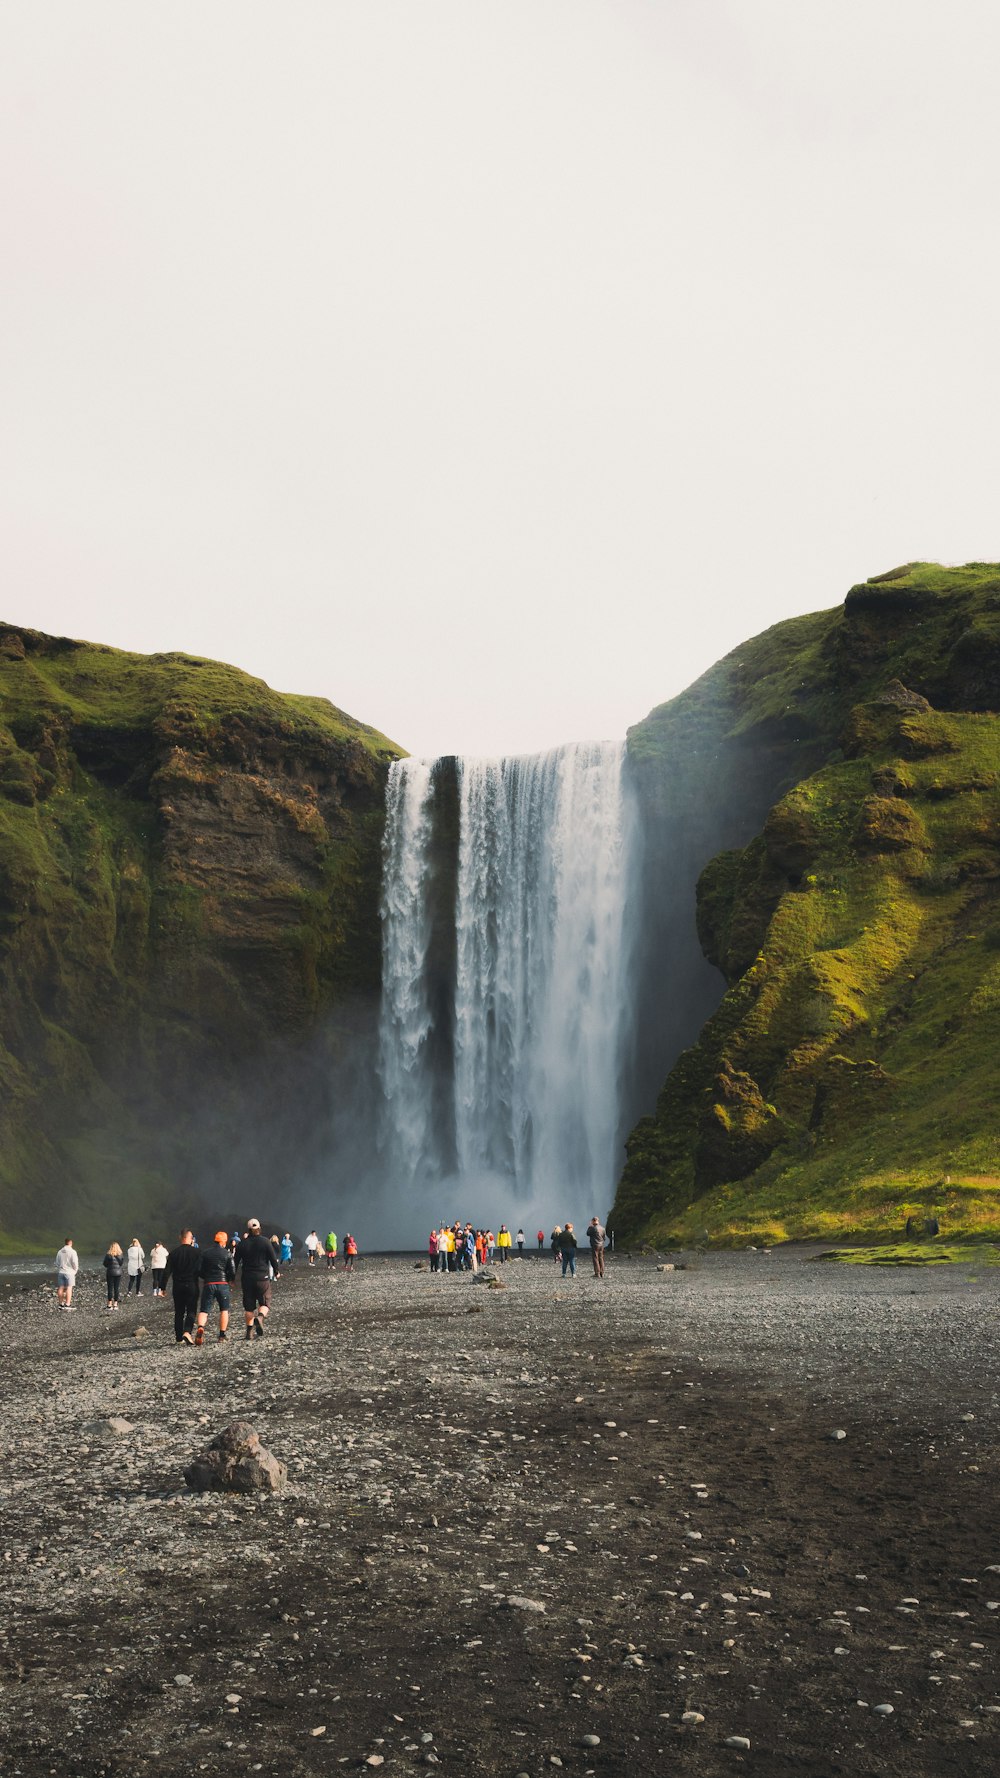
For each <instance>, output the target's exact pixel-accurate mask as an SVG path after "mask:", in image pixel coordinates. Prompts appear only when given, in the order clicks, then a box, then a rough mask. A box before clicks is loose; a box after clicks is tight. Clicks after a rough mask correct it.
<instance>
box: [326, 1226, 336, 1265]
mask: <svg viewBox="0 0 1000 1778" xmlns="http://www.w3.org/2000/svg"><path fill="white" fill-rule="evenodd" d="M323 1247H324V1250H325V1252H326V1269H327V1271H328V1272H335V1271H336V1269H337V1237H336V1234H335V1233H334V1231H333V1229H331V1230H330V1233H329V1234H328V1235H327V1237H326V1240H325V1241H324V1242H323Z"/></svg>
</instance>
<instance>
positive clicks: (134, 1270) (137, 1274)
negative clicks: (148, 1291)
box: [125, 1235, 146, 1296]
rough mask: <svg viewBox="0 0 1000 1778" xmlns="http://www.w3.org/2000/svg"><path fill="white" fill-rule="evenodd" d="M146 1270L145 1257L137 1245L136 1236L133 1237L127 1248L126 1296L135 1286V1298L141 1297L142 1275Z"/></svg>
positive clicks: (130, 1293)
mask: <svg viewBox="0 0 1000 1778" xmlns="http://www.w3.org/2000/svg"><path fill="white" fill-rule="evenodd" d="M145 1269H146V1255H145V1254H144V1252H143V1250H142V1247H141V1246H140V1244H139V1237H138V1235H133V1236H132V1239H131V1241H130V1242H129V1248H128V1289H127V1290H126V1292H125V1295H126V1296H131V1295H132V1286H133V1285H135V1294H136V1296H141V1295H142V1274H143V1272H144V1271H145Z"/></svg>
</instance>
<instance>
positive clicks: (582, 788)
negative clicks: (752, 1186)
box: [379, 742, 636, 1234]
mask: <svg viewBox="0 0 1000 1778" xmlns="http://www.w3.org/2000/svg"><path fill="white" fill-rule="evenodd" d="M635 827H636V823H635V814H634V807H633V797H632V794H631V792H630V789H629V784H628V779H627V773H626V769H625V748H624V745H623V744H622V743H619V742H612V743H585V744H579V745H574V746H567V747H560V748H557V749H555V750H554V751H552V752H549V753H544V754H538V755H533V756H528V757H524V758H514V759H497V760H467V759H459V760H447V759H445V760H438V761H436V762H433V763H431V762H427V761H419V760H403V761H401V762H399V763H398V764H396V765H394V766H393V767H392V770H391V773H390V780H389V787H388V795H387V825H386V835H385V843H384V874H383V899H382V920H383V987H382V1010H381V1019H380V1029H379V1075H380V1081H381V1088H382V1104H381V1130H380V1147H381V1150H382V1159H383V1168H384V1175H385V1179H386V1183H387V1185H388V1186H389V1188H390V1191H391V1197H392V1202H393V1219H394V1221H395V1220H396V1219H397V1218H398V1219H399V1220H400V1222H401V1223H402V1224H403V1225H405V1227H406V1228H407V1229H409V1228H410V1227H411V1226H413V1227H414V1231H415V1234H420V1233H422V1232H423V1231H424V1227H425V1224H427V1222H428V1220H435V1219H437V1218H439V1217H440V1216H442V1215H447V1216H449V1218H450V1217H452V1216H454V1215H456V1214H459V1213H461V1214H462V1215H463V1216H466V1215H468V1216H471V1217H472V1218H473V1219H475V1220H481V1221H486V1220H489V1221H491V1222H492V1223H493V1225H494V1227H495V1226H496V1224H497V1223H498V1222H499V1221H500V1220H505V1221H507V1222H508V1223H510V1224H512V1225H515V1224H516V1223H518V1222H522V1223H524V1225H525V1227H526V1228H527V1227H528V1224H529V1223H534V1222H535V1221H536V1219H537V1220H538V1222H539V1223H540V1224H542V1225H544V1226H545V1227H546V1229H547V1228H548V1227H549V1226H550V1223H551V1221H552V1220H560V1221H561V1220H563V1219H564V1218H565V1217H566V1216H572V1217H573V1218H574V1220H579V1219H580V1218H581V1217H583V1216H584V1214H586V1215H590V1214H591V1213H593V1212H595V1211H596V1212H597V1213H598V1214H600V1215H602V1216H603V1215H604V1214H605V1213H606V1211H607V1208H608V1206H609V1205H610V1202H611V1199H612V1196H613V1194H614V1188H615V1182H616V1177H617V1174H618V1172H619V1170H620V1162H621V1159H622V1147H621V1144H622V1141H623V1138H624V1134H625V1132H626V1130H627V1128H628V1126H629V1124H630V1122H631V1120H632V1116H633V1112H634V1107H633V1106H632V1105H631V1103H628V1104H626V1103H625V1101H626V1098H627V1097H630V1096H629V1095H626V1093H625V1091H624V1090H623V1089H624V1083H625V1081H626V1079H627V1078H628V1077H629V1076H630V1074H631V1067H630V1063H631V1055H630V1051H631V1047H632V1042H633V1024H634V1015H633V1011H632V1008H633V1003H634V993H633V979H632V977H633V968H632V960H633V944H632V929H633V925H634V919H633V905H634V899H635V893H634V885H635V863H634V858H635V851H636V833H635ZM529 1232H531V1233H533V1230H531V1231H529Z"/></svg>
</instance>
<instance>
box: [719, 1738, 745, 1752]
mask: <svg viewBox="0 0 1000 1778" xmlns="http://www.w3.org/2000/svg"><path fill="white" fill-rule="evenodd" d="M725 1745H726V1746H727V1747H738V1748H740V1750H741V1751H742V1752H743V1753H749V1752H750V1737H749V1735H727V1736H726V1740H725Z"/></svg>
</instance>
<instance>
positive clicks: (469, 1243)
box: [427, 1216, 608, 1278]
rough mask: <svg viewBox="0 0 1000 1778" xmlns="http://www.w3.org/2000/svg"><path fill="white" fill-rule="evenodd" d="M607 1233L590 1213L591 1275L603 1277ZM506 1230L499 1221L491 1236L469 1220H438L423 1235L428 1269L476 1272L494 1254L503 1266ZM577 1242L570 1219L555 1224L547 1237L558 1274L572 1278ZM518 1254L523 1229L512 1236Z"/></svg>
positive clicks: (541, 1239)
mask: <svg viewBox="0 0 1000 1778" xmlns="http://www.w3.org/2000/svg"><path fill="white" fill-rule="evenodd" d="M535 1239H536V1241H537V1243H538V1252H539V1253H540V1254H541V1253H544V1252H545V1231H544V1229H539V1230H538V1233H537V1235H536V1237H535ZM607 1239H608V1238H607V1233H606V1230H605V1229H604V1227H603V1225H602V1224H601V1221H600V1219H599V1218H598V1217H596V1216H592V1217H591V1219H590V1223H589V1225H588V1227H587V1241H588V1244H589V1246H590V1255H591V1259H592V1261H593V1266H594V1277H595V1278H603V1277H604V1249H605V1247H606V1246H607ZM512 1245H513V1244H512V1241H511V1234H510V1230H509V1228H508V1227H507V1224H506V1223H505V1222H502V1223H501V1224H500V1228H499V1231H498V1233H497V1234H496V1235H494V1233H493V1231H492V1229H477V1228H473V1226H472V1223H471V1222H466V1223H462V1222H460V1221H455V1222H453V1223H442V1224H441V1227H440V1228H436V1229H431V1232H430V1234H429V1236H428V1238H427V1257H428V1259H429V1261H430V1268H431V1271H432V1272H439V1273H440V1272H478V1270H479V1268H480V1266H487V1265H492V1263H493V1259H494V1256H495V1257H496V1259H497V1261H498V1262H499V1264H500V1265H505V1264H506V1262H507V1260H508V1258H509V1256H510V1254H511V1251H512ZM579 1245H580V1243H579V1242H578V1241H577V1238H576V1234H575V1232H574V1229H573V1224H572V1223H571V1222H567V1223H557V1224H556V1226H555V1228H554V1229H553V1230H552V1233H551V1235H550V1237H549V1246H550V1249H551V1252H552V1256H553V1258H554V1260H555V1262H556V1264H557V1265H558V1264H559V1263H560V1262H561V1263H562V1275H563V1277H564V1278H565V1277H566V1275H567V1273H569V1275H570V1276H571V1277H573V1278H575V1277H576V1254H577V1248H578V1247H579ZM516 1246H517V1252H518V1255H523V1253H524V1247H525V1240H524V1230H523V1229H518V1231H517V1236H516Z"/></svg>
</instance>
